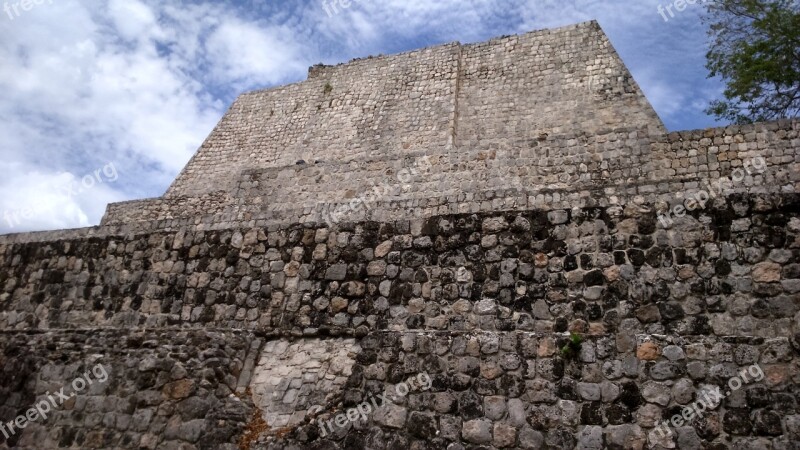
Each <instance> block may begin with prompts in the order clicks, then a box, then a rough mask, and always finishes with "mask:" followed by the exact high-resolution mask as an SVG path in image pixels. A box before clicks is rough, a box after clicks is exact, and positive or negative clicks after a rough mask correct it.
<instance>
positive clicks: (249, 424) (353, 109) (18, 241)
mask: <svg viewBox="0 0 800 450" xmlns="http://www.w3.org/2000/svg"><path fill="white" fill-rule="evenodd" d="M799 131H800V123H798V122H793V121H780V122H772V123H761V124H756V125H748V126H730V127H726V128H718V129H708V130H697V131H686V132H679V133H667V131H666V130H665V128H664V126H663V124H662V123H661V121H660V119H659V118H658V116H657V115H656V113H655V112H654V110H653V109H652V107H651V106H650V104H649V103H648V101H647V99H646V98H645V97H644V95H643V94H642V92H641V90H640V89H639V87H638V85H637V84H636V82H635V81H634V80H633V78H632V77H631V75H630V73H629V72H628V70H627V69H626V68H625V66H624V64H623V63H622V61H621V60H620V58H619V56H618V55H617V54H616V52H615V51H614V49H613V47H612V45H611V44H610V42H609V40H608V39H607V37H606V36H605V34H604V33H603V32H602V30H601V29H600V27H599V26H598V25H597V23H595V22H590V23H582V24H578V25H575V26H570V27H565V28H560V29H555V30H545V31H536V32H532V33H529V34H524V35H520V36H510V37H502V38H497V39H493V40H491V41H488V42H484V43H478V44H470V45H461V44H458V43H454V44H447V45H441V46H437V47H432V48H427V49H422V50H418V51H413V52H409V53H404V54H399V55H392V56H381V57H376V58H366V59H361V60H355V61H352V62H350V63H347V64H343V65H338V66H315V67H312V68H311V69H310V70H309V75H308V80H306V81H303V82H300V83H297V84H292V85H288V86H282V87H278V88H273V89H268V90H264V91H257V92H251V93H246V94H243V95H241V96H240V97H239V98H238V99H237V100H236V101H235V102H234V103H233V105H232V106H231V108H230V110H229V111H228V112H227V113H226V114H225V116H224V117H223V118H222V120H221V121H220V122H219V125H217V127H216V128H215V129H214V131H213V132H212V133H211V135H210V136H209V137H208V139H207V140H206V141H205V142H204V143H203V145H202V146H201V148H200V149H199V150H198V151H197V154H196V155H195V156H194V158H193V159H192V160H191V161H190V162H189V164H188V165H187V166H186V168H185V169H184V170H183V172H182V173H181V174H180V175H179V176H178V178H177V179H176V180H175V182H174V183H173V184H172V186H170V188H169V190H168V191H167V192H166V193H165V194H164V196H162V197H160V198H156V199H148V200H142V201H134V202H126V203H119V204H112V205H109V206H108V209H107V213H106V215H105V217H104V219H103V221H102V224H101V225H100V226H98V227H94V228H87V229H79V230H65V231H56V232H42V233H26V234H18V235H8V236H2V237H0V330H2V332H1V333H0V349H1V350H2V353H0V354H1V355H2V365H0V420H2V421H3V423H2V425H0V440H2V441H3V445H4V447H3V448H6V447H12V448H23V449H56V448H75V449H77V448H81V449H84V448H124V449H156V448H158V449H238V448H242V449H247V448H253V449H258V448H270V449H306V448H309V449H335V448H341V449H385V448H389V449H398V450H399V449H408V448H411V449H420V450H421V449H450V450H458V449H511V448H521V449H540V448H547V449H562V448H575V447H577V448H582V449H603V448H612V449H628V448H630V449H669V448H681V449H700V448H707V449H726V448H730V449H734V448H735V449H739V448H753V449H756V448H758V449H761V448H764V449H797V448H800V447H798V445H799V444H798V442H800V404H799V403H800V367H798V365H799V364H800V358H798V351H800V334H799V333H800V197H798V193H797V189H798V188H799V187H800V136H799V135H798V132H799Z"/></svg>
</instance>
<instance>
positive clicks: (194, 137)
mask: <svg viewBox="0 0 800 450" xmlns="http://www.w3.org/2000/svg"><path fill="white" fill-rule="evenodd" d="M27 1H28V0H26V2H27ZM343 1H344V3H345V4H347V2H346V1H345V0H324V1H323V0H296V1H285V0H242V1H235V2H205V1H170V0H154V1H150V0H104V1H96V0H81V1H75V0H30V2H31V3H27V4H26V5H25V6H27V9H25V8H23V5H22V3H24V2H22V0H11V1H5V0H0V6H2V8H3V10H2V11H0V175H1V176H0V210H1V211H2V217H0V234H5V233H18V232H24V231H32V230H50V229H62V228H77V227H86V226H93V225H97V224H98V223H99V222H100V219H101V218H102V216H103V213H104V212H105V207H106V204H108V203H110V202H119V201H126V200H135V199H141V198H150V197H158V196H161V195H162V194H163V193H164V191H165V190H166V189H167V187H168V186H169V184H170V183H171V182H172V180H173V179H174V178H175V177H176V176H177V174H178V173H179V172H180V170H181V169H182V168H183V167H184V165H185V164H186V163H187V162H188V161H189V158H191V156H192V155H193V154H194V153H195V151H196V150H197V148H198V147H199V146H200V144H201V143H202V142H203V140H204V139H205V138H206V136H208V134H209V133H210V132H211V130H212V129H213V127H214V126H215V125H216V123H217V122H218V121H219V120H220V118H221V117H222V115H223V114H224V113H225V111H226V110H227V108H228V107H229V106H230V104H231V103H232V102H233V100H234V99H235V98H236V96H237V95H238V94H240V93H242V92H245V91H251V90H255V89H264V88H269V87H273V86H279V85H282V84H287V83H293V82H297V81H302V80H304V79H305V78H306V75H307V72H308V67H309V66H311V65H314V64H317V63H325V64H336V63H341V62H346V61H349V60H351V59H353V58H360V57H365V56H368V55H378V54H392V53H398V52H402V51H407V50H412V49H416V48H421V47H427V46H431V45H438V44H442V43H448V42H454V41H459V42H461V43H470V42H480V41H485V40H488V39H490V38H492V37H496V36H502V35H510V34H518V33H524V32H527V31H532V30H538V29H543V28H553V27H559V26H564V25H570V24H574V23H578V22H583V21H587V20H592V19H595V20H597V21H598V22H599V23H600V25H601V26H602V28H603V29H604V31H605V32H606V33H607V34H608V35H609V37H610V39H611V42H612V44H613V45H614V47H615V48H616V49H617V52H618V53H619V54H620V56H621V57H622V59H623V61H624V62H625V63H626V65H627V66H628V68H629V69H630V70H631V72H632V73H633V76H634V78H635V79H636V81H637V82H638V83H639V85H640V86H641V87H642V89H643V90H644V92H645V95H647V97H648V98H649V100H650V102H651V103H652V104H653V106H654V107H655V109H656V111H657V112H658V114H659V116H660V117H661V119H662V120H663V121H664V123H665V125H666V126H667V128H668V129H669V130H670V131H677V130H687V129H697V128H706V127H712V126H718V125H720V124H719V123H718V122H716V121H715V119H714V118H713V117H709V116H708V115H706V114H705V113H704V112H703V110H704V109H705V108H706V106H707V104H708V102H709V101H710V100H712V99H715V98H719V96H721V93H722V90H723V86H722V84H721V82H720V81H719V80H716V79H709V78H707V70H706V69H705V53H706V49H707V43H708V40H707V37H706V33H705V28H704V26H703V24H702V23H701V20H700V18H701V15H702V13H703V7H702V6H701V4H700V3H702V2H700V1H698V2H697V4H695V5H685V9H684V10H683V11H678V10H677V9H676V8H675V7H674V6H673V5H672V3H671V2H669V1H667V0H663V1H660V0H636V1H631V0H624V1H623V0H602V1H599V0H436V1H421V0H383V1H378V0H351V2H350V4H349V6H348V7H344V6H343V4H342V2H343ZM659 5H661V6H662V8H661V11H663V13H660V12H659ZM667 7H669V11H671V13H672V15H671V14H670V12H669V11H668V8H667Z"/></svg>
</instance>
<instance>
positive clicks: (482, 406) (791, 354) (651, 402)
mask: <svg viewBox="0 0 800 450" xmlns="http://www.w3.org/2000/svg"><path fill="white" fill-rule="evenodd" d="M566 341H567V338H565V337H563V336H559V335H552V334H538V333H524V332H501V333H455V332H446V333H414V332H402V333H376V334H374V335H371V336H369V337H367V338H365V339H363V340H362V346H363V347H364V351H363V353H362V355H361V357H360V358H359V363H358V364H357V365H356V366H355V367H354V369H353V376H351V378H350V380H349V381H348V386H347V387H348V389H347V390H346V391H345V392H344V395H343V399H342V400H341V402H340V403H339V405H338V409H334V410H333V411H330V412H328V413H327V414H323V415H320V416H319V417H318V418H317V419H315V420H314V421H311V422H310V423H309V424H308V425H303V426H300V427H298V428H297V429H295V430H294V431H293V432H292V433H291V434H290V435H289V436H288V438H286V439H281V440H277V442H276V440H275V439H265V441H267V442H271V444H272V445H270V446H269V448H274V449H283V448H287V449H288V448H348V449H351V448H374V449H378V448H386V449H407V448H412V449H416V448H448V449H464V448H476V449H477V448H492V449H505V448H516V449H542V448H552V449H557V448H558V449H562V448H563V449H571V448H579V449H597V450H600V449H607V448H619V449H623V448H624V449H642V448H674V447H675V445H676V444H677V447H678V448H681V449H700V448H776V449H778V448H781V449H790V448H794V447H793V446H794V445H795V444H796V443H797V442H798V441H800V414H798V405H797V398H796V395H797V394H796V392H795V390H796V389H795V387H796V385H797V383H798V382H799V381H800V379H798V372H797V360H796V358H795V355H796V351H797V347H796V344H797V343H796V342H795V347H792V345H791V344H790V342H789V340H788V339H787V338H779V339H772V340H764V339H760V338H730V339H715V338H709V337H690V338H683V337H680V338H679V337H665V336H651V335H636V336H629V337H627V338H624V339H620V338H617V339H615V338H614V337H612V336H606V337H597V338H591V339H587V340H585V341H584V342H583V343H582V344H581V348H580V350H579V351H577V352H576V353H575V354H574V356H569V357H567V356H565V354H564V353H563V352H562V350H561V349H562V346H564V345H565V343H566ZM751 372H752V375H751ZM417 374H429V375H430V377H431V380H432V383H431V388H430V389H428V390H423V389H417V390H411V392H410V393H409V394H407V395H398V390H397V388H396V386H397V385H398V384H400V383H404V382H405V381H406V380H408V379H413V378H414V377H415V376H416V375H417ZM734 377H740V378H738V379H739V380H741V382H742V384H741V387H737V389H736V390H732V389H731V388H730V387H729V380H730V379H731V378H734ZM734 386H738V385H736V384H734ZM715 388H719V389H720V390H721V394H722V395H723V396H724V398H723V399H722V400H720V401H716V400H715V401H714V403H712V404H714V405H716V404H719V406H718V407H715V408H713V409H712V410H709V411H708V412H706V413H704V414H702V415H701V416H698V418H697V420H694V421H693V422H689V423H687V424H685V425H682V426H678V427H675V428H660V426H661V424H662V423H663V421H665V420H670V419H671V418H672V417H673V416H674V415H675V414H678V415H680V414H681V413H682V410H683V408H684V407H691V404H692V403H694V402H695V401H696V400H697V399H704V398H706V392H716V391H715ZM403 392H404V391H403V390H400V391H399V393H400V394H402V393H403ZM378 394H384V396H386V397H388V398H389V399H390V400H386V401H384V403H383V404H382V405H380V403H379V402H375V404H377V405H380V406H379V407H377V408H374V409H373V410H372V411H369V412H368V413H367V414H364V415H363V416H361V415H359V416H358V418H357V419H356V420H354V421H352V422H348V423H346V424H345V426H342V427H334V428H333V430H334V433H331V432H330V431H329V430H330V428H329V427H328V425H327V422H328V421H329V420H330V417H331V416H334V415H337V414H339V413H345V411H347V410H348V409H351V408H358V406H359V405H364V404H367V405H369V404H373V402H372V400H371V399H372V398H373V397H375V396H377V395H378ZM712 399H713V397H712ZM362 409H363V410H364V411H366V410H367V408H362ZM321 424H325V425H321ZM322 427H328V428H322ZM323 430H324V431H323Z"/></svg>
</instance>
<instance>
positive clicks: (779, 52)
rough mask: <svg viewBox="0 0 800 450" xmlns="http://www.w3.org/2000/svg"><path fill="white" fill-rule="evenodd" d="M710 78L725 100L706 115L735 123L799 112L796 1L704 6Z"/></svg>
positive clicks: (729, 0) (726, 0) (799, 10)
mask: <svg viewBox="0 0 800 450" xmlns="http://www.w3.org/2000/svg"><path fill="white" fill-rule="evenodd" d="M707 10H708V12H707V15H706V17H705V21H706V23H707V24H708V25H709V35H710V37H711V47H710V50H709V51H708V54H707V55H706V56H707V59H708V62H707V63H706V67H707V68H708V70H709V71H710V75H709V76H710V77H714V76H719V77H721V78H722V80H723V82H725V85H726V88H725V92H724V96H725V100H717V101H714V102H712V103H711V105H710V106H709V108H708V109H707V110H706V112H708V113H710V114H714V115H715V116H717V117H718V118H721V119H726V120H730V121H733V122H736V123H749V122H761V121H768V120H774V119H778V118H782V117H797V116H798V114H799V113H800V1H798V0H718V1H712V2H710V3H709V4H708V7H707Z"/></svg>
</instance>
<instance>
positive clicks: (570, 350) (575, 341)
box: [561, 333, 583, 359]
mask: <svg viewBox="0 0 800 450" xmlns="http://www.w3.org/2000/svg"><path fill="white" fill-rule="evenodd" d="M582 343H583V337H581V335H580V334H578V333H570V334H569V341H567V343H566V344H565V345H564V346H563V347H561V356H563V357H564V358H565V359H575V358H577V357H578V354H579V353H580V351H581V344H582Z"/></svg>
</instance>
